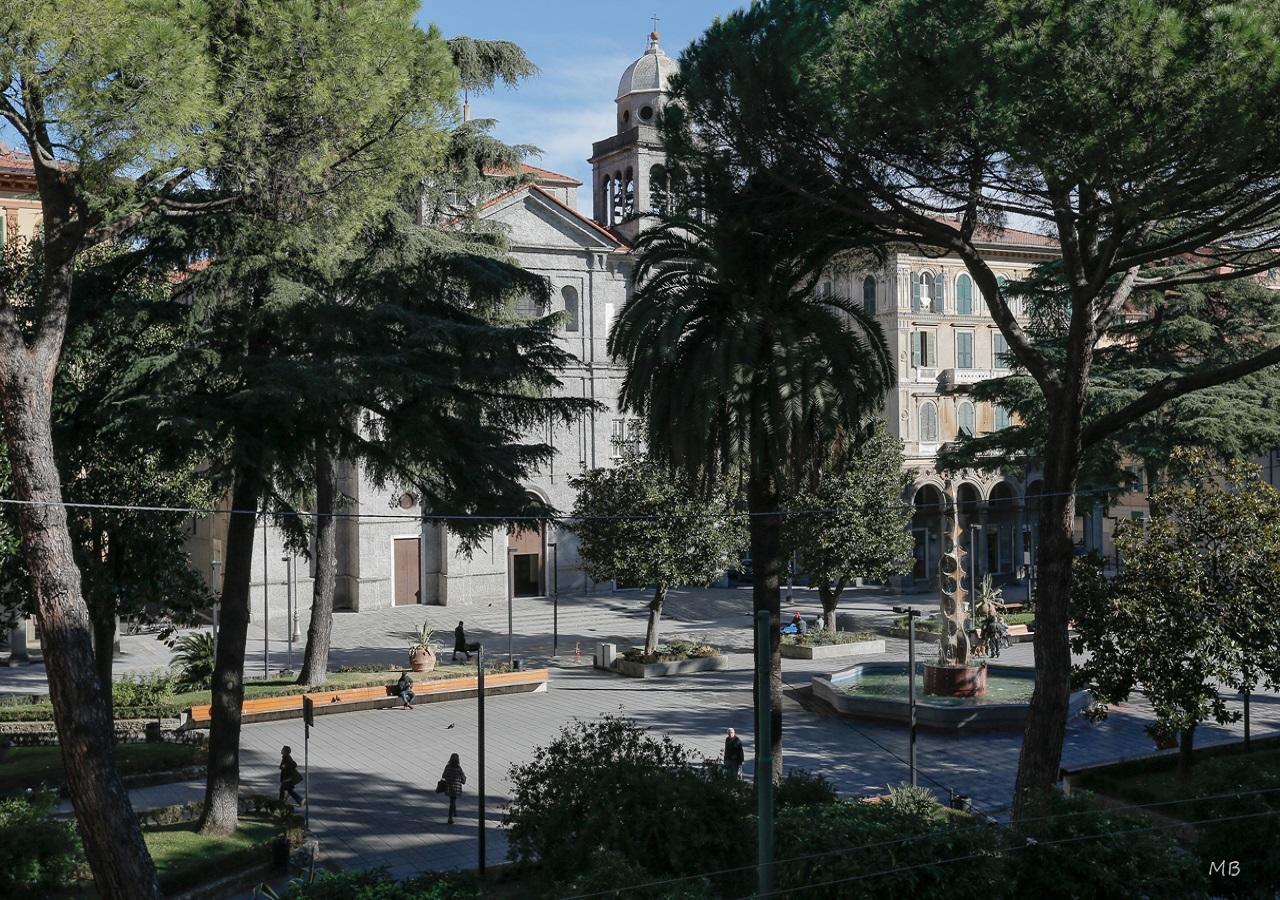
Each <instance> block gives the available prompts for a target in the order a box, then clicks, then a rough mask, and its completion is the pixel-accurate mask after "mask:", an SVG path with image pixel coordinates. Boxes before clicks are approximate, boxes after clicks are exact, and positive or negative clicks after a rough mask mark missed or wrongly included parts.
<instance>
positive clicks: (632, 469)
mask: <svg viewBox="0 0 1280 900" xmlns="http://www.w3.org/2000/svg"><path fill="white" fill-rule="evenodd" d="M619 450H620V452H621V456H620V458H619V460H618V462H617V464H616V465H614V466H612V467H610V468H607V469H592V470H591V471H589V472H587V473H586V474H584V475H582V476H581V477H579V478H575V479H573V480H572V481H571V482H570V483H571V484H572V485H573V487H574V489H575V490H576V491H577V492H578V496H577V499H576V500H575V501H574V506H573V513H572V517H571V520H570V523H569V527H570V528H572V530H573V532H574V534H576V535H577V536H578V547H579V552H580V553H581V555H582V565H583V568H584V569H585V570H586V572H587V574H588V575H590V576H591V578H592V579H593V580H595V581H616V582H620V583H622V584H627V585H633V586H634V585H653V597H652V598H651V599H650V600H649V623H648V626H647V627H646V629H645V638H644V652H645V653H646V654H651V653H654V652H656V651H657V647H658V620H659V619H660V618H661V616H662V603H663V601H664V600H665V599H666V596H667V591H668V590H669V589H670V588H672V587H677V586H680V585H693V586H696V587H706V586H707V585H709V584H711V583H712V582H713V581H716V580H717V579H718V578H720V577H722V576H723V575H724V573H725V572H726V571H727V570H728V569H729V567H730V566H732V565H734V564H735V563H736V562H737V560H738V558H739V554H740V553H741V551H742V549H743V548H744V547H745V545H746V529H745V527H744V523H743V521H742V516H741V512H740V511H737V510H735V509H734V508H733V503H732V500H731V497H730V494H729V492H727V491H726V490H725V489H724V488H723V487H722V486H719V485H716V486H713V487H712V488H711V489H710V490H707V489H705V488H700V486H699V485H698V484H697V483H696V482H694V481H693V480H692V479H690V478H689V477H688V476H684V475H680V474H677V473H673V472H672V471H671V470H670V469H669V468H667V467H666V466H663V465H660V464H659V463H656V462H654V461H653V460H652V459H650V458H649V457H647V456H646V455H644V454H643V453H642V452H641V451H639V450H638V449H636V448H634V447H622V448H619Z"/></svg>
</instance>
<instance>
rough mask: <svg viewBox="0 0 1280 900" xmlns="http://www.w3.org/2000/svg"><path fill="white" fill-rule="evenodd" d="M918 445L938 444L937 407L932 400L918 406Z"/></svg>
mask: <svg viewBox="0 0 1280 900" xmlns="http://www.w3.org/2000/svg"><path fill="white" fill-rule="evenodd" d="M920 443H922V444H936V443H938V405H937V404H936V403H934V402H933V401H932V400H926V401H925V402H924V403H923V404H922V405H921V406H920Z"/></svg>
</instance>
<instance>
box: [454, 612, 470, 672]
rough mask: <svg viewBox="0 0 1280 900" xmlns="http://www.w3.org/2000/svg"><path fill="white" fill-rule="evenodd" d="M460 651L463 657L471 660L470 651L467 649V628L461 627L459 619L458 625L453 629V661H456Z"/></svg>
mask: <svg viewBox="0 0 1280 900" xmlns="http://www.w3.org/2000/svg"><path fill="white" fill-rule="evenodd" d="M459 653H461V654H462V657H463V659H465V660H466V661H467V662H471V651H470V650H468V649H467V630H466V629H465V628H463V627H462V622H461V620H459V622H458V627H457V628H455V629H453V661H454V662H457V661H458V654H459Z"/></svg>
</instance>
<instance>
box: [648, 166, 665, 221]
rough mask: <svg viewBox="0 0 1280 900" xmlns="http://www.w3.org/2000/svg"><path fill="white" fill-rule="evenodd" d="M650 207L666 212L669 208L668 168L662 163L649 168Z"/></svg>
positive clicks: (654, 210)
mask: <svg viewBox="0 0 1280 900" xmlns="http://www.w3.org/2000/svg"><path fill="white" fill-rule="evenodd" d="M649 207H650V209H651V210H652V211H653V212H656V213H666V212H669V210H668V209H667V170H666V167H665V166H663V165H662V163H658V165H656V166H654V167H653V168H652V169H650V170H649Z"/></svg>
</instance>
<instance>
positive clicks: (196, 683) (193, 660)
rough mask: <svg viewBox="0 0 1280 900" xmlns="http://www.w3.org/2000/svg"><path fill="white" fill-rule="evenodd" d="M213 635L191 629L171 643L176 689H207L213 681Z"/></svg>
mask: <svg viewBox="0 0 1280 900" xmlns="http://www.w3.org/2000/svg"><path fill="white" fill-rule="evenodd" d="M214 646H215V644H214V640H213V635H212V634H211V633H210V632H207V631H193V632H191V633H190V634H185V635H183V636H182V637H181V638H179V639H178V640H177V641H175V642H174V643H173V644H172V647H173V659H172V660H171V661H170V665H171V666H172V667H173V668H174V670H175V678H176V680H177V686H176V689H177V690H179V691H207V690H209V687H210V684H211V682H212V681H213V659H214Z"/></svg>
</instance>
